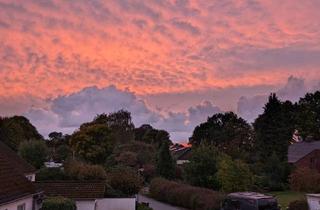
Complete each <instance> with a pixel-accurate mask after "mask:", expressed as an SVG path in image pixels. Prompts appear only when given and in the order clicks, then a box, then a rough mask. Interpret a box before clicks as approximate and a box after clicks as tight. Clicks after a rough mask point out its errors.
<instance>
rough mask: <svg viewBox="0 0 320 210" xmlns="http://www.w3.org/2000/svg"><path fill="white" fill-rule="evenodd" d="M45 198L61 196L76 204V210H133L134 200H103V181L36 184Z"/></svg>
mask: <svg viewBox="0 0 320 210" xmlns="http://www.w3.org/2000/svg"><path fill="white" fill-rule="evenodd" d="M35 184H36V185H37V187H38V188H40V189H42V190H43V191H44V194H45V196H63V197H66V198H70V199H73V200H74V201H75V202H76V206H77V210H119V209H125V210H135V202H136V199H135V198H105V197H104V193H105V181H88V180H86V181H47V182H36V183H35Z"/></svg>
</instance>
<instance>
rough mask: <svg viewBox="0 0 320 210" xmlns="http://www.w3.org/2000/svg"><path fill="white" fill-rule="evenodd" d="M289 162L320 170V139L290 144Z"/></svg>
mask: <svg viewBox="0 0 320 210" xmlns="http://www.w3.org/2000/svg"><path fill="white" fill-rule="evenodd" d="M288 162H289V163H291V164H293V165H295V166H296V167H299V168H300V167H301V168H302V167H304V168H310V169H315V170H317V171H319V172H320V141H313V142H297V143H294V144H292V145H290V146H289V150H288Z"/></svg>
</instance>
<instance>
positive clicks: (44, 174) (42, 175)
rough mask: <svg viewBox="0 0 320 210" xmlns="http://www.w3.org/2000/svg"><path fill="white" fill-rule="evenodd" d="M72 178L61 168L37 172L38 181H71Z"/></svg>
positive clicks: (44, 169)
mask: <svg viewBox="0 0 320 210" xmlns="http://www.w3.org/2000/svg"><path fill="white" fill-rule="evenodd" d="M69 179H70V177H69V176H68V175H67V174H66V173H65V171H64V170H62V169H61V168H46V167H43V168H41V169H40V170H39V171H37V175H36V181H51V180H69Z"/></svg>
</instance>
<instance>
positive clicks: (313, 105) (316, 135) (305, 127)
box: [297, 91, 320, 140]
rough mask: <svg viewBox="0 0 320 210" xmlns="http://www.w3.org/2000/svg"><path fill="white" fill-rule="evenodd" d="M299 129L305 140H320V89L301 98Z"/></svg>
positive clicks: (298, 118) (298, 119)
mask: <svg viewBox="0 0 320 210" xmlns="http://www.w3.org/2000/svg"><path fill="white" fill-rule="evenodd" d="M297 129H298V131H299V135H300V136H301V137H302V138H303V139H304V140H308V139H312V140H320V91H317V92H315V93H307V94H306V95H305V97H304V98H301V99H300V101H299V103H298V114H297Z"/></svg>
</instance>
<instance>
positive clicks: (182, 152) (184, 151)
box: [171, 147, 191, 160]
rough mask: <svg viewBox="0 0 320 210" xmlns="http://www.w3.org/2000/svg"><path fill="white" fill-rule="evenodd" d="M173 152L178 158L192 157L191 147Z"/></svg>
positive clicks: (187, 158)
mask: <svg viewBox="0 0 320 210" xmlns="http://www.w3.org/2000/svg"><path fill="white" fill-rule="evenodd" d="M171 152H172V155H173V157H174V158H175V159H176V160H189V159H190V157H191V147H182V148H179V149H176V150H173V151H171Z"/></svg>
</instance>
